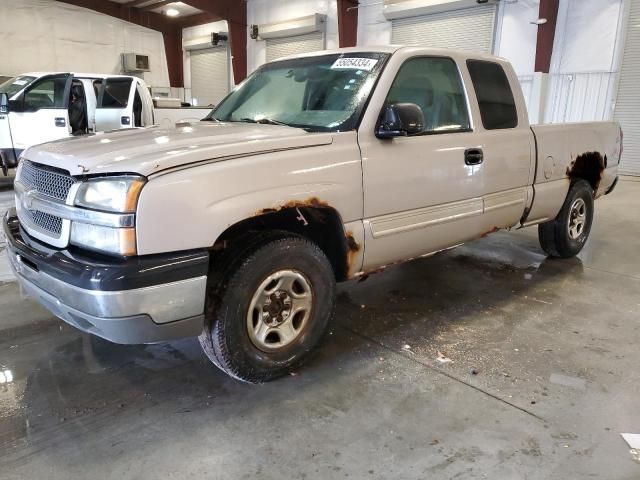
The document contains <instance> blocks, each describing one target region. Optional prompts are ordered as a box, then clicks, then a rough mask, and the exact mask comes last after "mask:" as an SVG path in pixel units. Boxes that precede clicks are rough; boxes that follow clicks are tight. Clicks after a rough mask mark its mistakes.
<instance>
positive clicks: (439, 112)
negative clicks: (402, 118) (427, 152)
mask: <svg viewBox="0 0 640 480" xmlns="http://www.w3.org/2000/svg"><path fill="white" fill-rule="evenodd" d="M391 103H415V104H416V105H418V106H419V107H420V108H421V109H422V113H423V114H424V124H425V125H424V133H450V132H460V131H468V130H469V128H470V123H469V112H468V111H467V102H466V96H465V93H464V87H463V85H462V80H461V78H460V73H459V72H458V67H457V66H456V64H455V62H454V61H453V60H452V59H450V58H444V57H418V58H412V59H410V60H407V61H406V62H405V63H404V64H403V65H402V67H400V71H399V72H398V74H397V75H396V78H395V80H394V81H393V85H391V88H390V89H389V93H388V95H387V104H391Z"/></svg>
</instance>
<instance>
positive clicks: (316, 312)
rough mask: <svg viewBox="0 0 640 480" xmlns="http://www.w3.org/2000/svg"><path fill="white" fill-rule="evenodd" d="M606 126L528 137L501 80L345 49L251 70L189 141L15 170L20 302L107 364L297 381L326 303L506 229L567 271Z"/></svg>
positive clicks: (461, 60) (588, 208)
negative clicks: (182, 362)
mask: <svg viewBox="0 0 640 480" xmlns="http://www.w3.org/2000/svg"><path fill="white" fill-rule="evenodd" d="M621 153H622V132H621V131H620V128H619V126H618V125H617V124H615V123H605V122H603V123H581V124H571V125H545V126H533V127H532V126H530V125H529V122H528V120H527V112H526V108H525V105H524V100H523V97H522V93H521V91H520V88H519V85H518V80H517V78H516V75H515V74H514V71H513V69H512V68H511V66H510V65H509V63H508V62H506V61H505V60H502V59H500V58H495V57H491V56H483V55H477V54H472V53H465V52H457V51H449V50H436V49H430V48H417V47H415V48H414V47H381V48H365V47H363V48H351V49H340V50H334V51H324V52H318V53H316V54H310V55H305V56H295V57H289V58H285V59H282V60H278V61H275V62H272V63H268V64H266V65H264V66H262V67H261V68H259V69H258V70H257V71H256V72H255V73H253V74H252V75H251V76H250V77H249V78H248V79H247V80H246V81H244V82H243V83H242V84H241V85H239V86H238V87H237V88H236V89H235V90H234V91H233V92H232V93H230V94H229V95H228V96H227V97H226V98H225V99H224V100H223V101H222V102H221V103H220V105H219V106H218V107H217V108H216V109H215V110H214V111H213V112H212V113H211V114H210V115H209V116H208V117H207V118H206V119H205V120H204V121H201V122H195V123H189V124H183V125H179V126H176V128H170V129H163V128H160V127H151V128H146V129H142V130H135V131H134V130H131V131H121V132H112V133H105V134H97V135H95V136H92V137H90V138H77V139H71V140H63V141H59V142H54V143H49V144H45V145H40V146H36V147H32V148H29V149H27V150H26V151H25V152H24V153H23V154H22V157H21V161H20V165H19V168H18V172H17V177H16V181H15V193H16V211H11V212H9V213H8V214H7V217H6V218H5V221H4V231H5V234H6V236H7V245H8V247H7V250H8V254H9V257H10V261H11V264H12V265H13V268H14V269H15V273H16V276H17V278H18V280H19V282H20V283H21V284H22V286H23V287H24V289H25V290H26V291H27V292H28V293H29V294H30V295H32V296H33V297H34V298H35V299H36V300H38V301H39V302H40V303H42V304H43V305H44V306H46V307H47V308H48V309H49V310H51V312H53V313H54V314H55V315H57V316H58V317H60V318H62V319H63V320H65V321H66V322H68V323H70V324H72V325H74V326H76V327H78V328H79V329H81V330H84V331H86V332H89V333H92V334H95V335H99V336H101V337H103V338H106V339H108V340H111V341H114V342H119V343H150V342H160V341H165V340H170V339H174V338H178V337H185V336H196V335H199V336H200V342H201V344H202V347H203V348H204V351H205V353H206V354H207V356H208V357H209V358H210V359H211V361H212V362H213V363H214V364H216V365H217V366H218V367H220V368H221V369H222V370H224V371H225V372H227V373H228V374H230V375H232V376H234V377H236V378H238V379H241V380H244V381H248V382H261V381H266V380H269V379H272V378H275V377H277V376H279V375H282V374H284V373H286V372H288V371H289V370H290V369H291V368H295V367H296V366H298V365H300V364H301V362H302V361H303V360H305V358H307V356H308V355H309V353H310V352H311V351H312V349H313V348H314V347H315V346H316V345H317V344H318V343H319V342H320V340H321V338H322V336H323V334H324V333H325V331H326V330H327V326H328V324H329V322H330V320H331V318H332V315H333V313H334V305H335V285H336V282H340V281H344V280H348V279H352V278H355V277H358V276H361V275H363V274H366V273H367V272H371V271H374V270H379V269H381V268H382V267H384V266H386V265H389V264H392V263H396V262H401V261H404V260H409V259H412V258H415V257H420V256H425V255H429V254H431V253H434V252H437V251H440V250H443V249H446V248H450V247H453V246H456V245H460V244H461V243H464V242H467V241H470V240H473V239H475V238H478V237H481V236H483V235H485V234H487V233H490V232H493V231H496V230H499V229H511V228H520V227H526V226H529V225H536V224H537V225H538V229H539V236H540V243H541V245H542V248H543V249H544V250H545V252H547V253H548V254H549V255H552V256H557V257H570V256H573V255H576V254H577V253H578V252H579V251H580V250H581V248H582V247H583V245H584V243H585V241H586V240H587V238H588V236H589V231H590V228H591V223H592V220H593V212H594V200H595V199H597V198H598V197H600V196H601V195H603V194H606V193H609V192H610V191H611V190H612V189H613V188H614V186H615V183H616V179H617V170H618V162H619V159H620V156H621Z"/></svg>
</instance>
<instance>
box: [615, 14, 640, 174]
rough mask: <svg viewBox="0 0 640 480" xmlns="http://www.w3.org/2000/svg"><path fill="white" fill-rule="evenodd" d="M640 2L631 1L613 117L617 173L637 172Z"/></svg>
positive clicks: (639, 146) (639, 151)
mask: <svg viewBox="0 0 640 480" xmlns="http://www.w3.org/2000/svg"><path fill="white" fill-rule="evenodd" d="M638 85H640V2H631V10H630V12H629V24H628V29H627V41H626V44H625V47H624V55H623V57H622V68H621V69H620V83H619V84H618V98H617V100H616V110H615V114H614V119H615V120H617V121H618V122H620V125H621V126H622V131H623V132H624V153H623V154H622V161H621V163H620V173H624V174H626V175H639V176H640V93H639V91H638Z"/></svg>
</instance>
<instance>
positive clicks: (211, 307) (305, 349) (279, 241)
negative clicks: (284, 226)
mask: <svg viewBox="0 0 640 480" xmlns="http://www.w3.org/2000/svg"><path fill="white" fill-rule="evenodd" d="M242 255H243V256H242V257H241V258H238V259H237V260H236V261H235V262H231V265H232V268H227V273H226V274H225V277H224V278H223V279H222V280H221V281H220V284H219V285H217V286H215V287H213V288H210V289H209V292H208V295H207V306H206V312H207V318H206V321H205V327H204V330H203V332H202V334H201V335H200V337H199V340H200V344H201V345H202V348H203V350H204V352H205V354H206V355H207V357H209V359H210V360H211V361H212V362H213V364H215V365H216V366H217V367H218V368H220V369H221V370H222V371H224V372H225V373H227V374H228V375H230V376H232V377H234V378H236V379H238V380H242V381H244V382H249V383H262V382H267V381H269V380H273V379H275V378H277V377H280V376H282V375H285V374H287V373H289V372H290V371H291V370H293V369H295V368H297V367H298V366H300V365H301V364H302V363H303V362H304V361H305V360H306V359H307V358H308V356H309V355H310V353H311V352H312V351H313V349H314V347H316V346H317V345H318V344H319V343H320V341H321V340H322V338H323V336H324V334H325V333H326V331H327V327H328V325H329V322H330V320H331V319H332V317H333V313H334V308H335V296H336V285H335V278H334V274H333V270H332V268H331V264H330V263H329V260H328V259H327V257H326V256H325V254H324V252H323V251H322V250H321V249H320V248H319V247H318V246H317V245H316V244H315V243H313V242H311V241H309V240H307V239H305V238H302V237H297V236H278V235H275V236H271V237H266V238H263V243H262V244H260V245H254V247H253V248H250V249H244V251H243V254H242ZM285 270H286V271H295V272H297V273H300V274H301V275H302V276H303V277H304V279H305V280H306V283H307V285H308V286H309V287H310V289H311V292H312V299H313V301H312V303H311V307H310V308H309V315H308V317H307V319H306V321H305V323H304V325H305V326H304V328H303V329H301V330H300V333H299V334H298V335H297V336H296V337H295V339H294V340H292V341H291V343H289V344H287V345H285V346H283V347H280V348H273V349H272V350H268V351H265V350H264V349H261V348H258V347H257V346H256V344H255V343H254V342H255V341H254V340H252V339H251V338H250V334H249V327H248V319H247V315H248V312H249V309H250V304H251V302H252V299H253V298H254V294H255V293H256V292H257V291H258V290H259V289H260V287H261V285H263V284H264V282H265V279H267V277H269V276H270V275H273V274H275V273H277V272H281V271H285ZM291 321H293V319H292V320H291Z"/></svg>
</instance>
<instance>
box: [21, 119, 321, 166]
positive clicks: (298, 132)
mask: <svg viewBox="0 0 640 480" xmlns="http://www.w3.org/2000/svg"><path fill="white" fill-rule="evenodd" d="M331 142H332V135H331V134H330V133H308V132H306V131H304V130H302V129H299V128H292V127H286V126H280V125H264V124H255V123H237V122H234V123H222V122H194V123H187V124H180V125H177V126H175V127H172V128H160V127H149V128H144V129H127V130H117V131H112V132H104V133H97V134H95V135H91V136H85V137H75V138H69V139H65V140H59V141H56V142H51V143H45V144H42V145H36V146H34V147H31V148H29V149H28V150H26V151H25V153H24V157H25V158H27V159H29V160H31V161H33V162H38V163H43V164H45V165H51V166H54V167H58V168H62V169H64V170H68V171H69V173H70V174H71V175H93V174H104V173H139V174H141V175H152V174H154V173H158V172H161V171H163V170H166V169H169V168H173V167H179V166H181V165H187V164H191V163H197V162H201V161H206V160H214V161H216V160H218V161H219V160H225V159H228V158H234V157H238V156H244V155H255V154H258V153H266V152H274V151H278V150H291V149H296V148H305V147H313V146H318V145H327V144H330V143H331Z"/></svg>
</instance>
